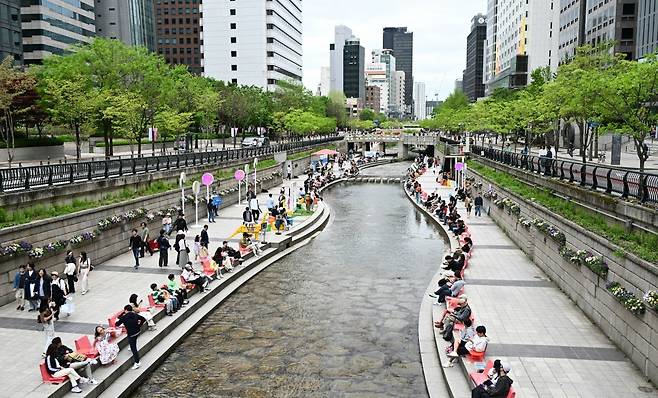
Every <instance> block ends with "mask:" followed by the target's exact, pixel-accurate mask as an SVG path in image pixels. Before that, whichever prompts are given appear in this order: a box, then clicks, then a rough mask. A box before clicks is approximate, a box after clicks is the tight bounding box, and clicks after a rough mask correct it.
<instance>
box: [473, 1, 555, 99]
mask: <svg viewBox="0 0 658 398" xmlns="http://www.w3.org/2000/svg"><path fill="white" fill-rule="evenodd" d="M558 19H559V2H558V0H541V1H518V0H488V1H487V17H486V20H487V42H486V44H485V48H486V53H485V61H484V62H485V67H484V75H485V92H486V93H487V94H491V93H492V92H493V91H494V90H495V89H497V88H518V87H524V86H525V85H526V84H528V81H529V79H530V73H531V72H532V71H534V70H535V69H537V68H541V67H545V66H549V65H551V64H552V62H553V57H557V56H558V55H557V47H558V45H557V41H558V23H557V20H558ZM554 21H556V22H555V23H554ZM554 52H555V54H554Z"/></svg>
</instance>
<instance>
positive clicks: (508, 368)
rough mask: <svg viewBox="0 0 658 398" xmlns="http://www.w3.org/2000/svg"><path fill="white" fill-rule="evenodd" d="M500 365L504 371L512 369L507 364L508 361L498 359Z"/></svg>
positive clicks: (507, 371)
mask: <svg viewBox="0 0 658 398" xmlns="http://www.w3.org/2000/svg"><path fill="white" fill-rule="evenodd" d="M500 367H501V368H503V370H504V371H505V373H509V372H510V371H511V370H512V368H511V367H510V366H509V363H507V362H503V361H500Z"/></svg>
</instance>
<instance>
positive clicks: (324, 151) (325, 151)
mask: <svg viewBox="0 0 658 398" xmlns="http://www.w3.org/2000/svg"><path fill="white" fill-rule="evenodd" d="M332 155H338V152H336V151H334V150H331V149H322V150H320V151H317V152H315V153H313V156H332Z"/></svg>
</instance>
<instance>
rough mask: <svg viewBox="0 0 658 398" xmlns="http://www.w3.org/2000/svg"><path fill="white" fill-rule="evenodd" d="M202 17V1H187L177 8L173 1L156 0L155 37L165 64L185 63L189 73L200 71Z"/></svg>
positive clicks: (198, 72)
mask: <svg viewBox="0 0 658 398" xmlns="http://www.w3.org/2000/svg"><path fill="white" fill-rule="evenodd" d="M181 3H182V2H179V4H181ZM181 6H182V4H181ZM202 19H203V14H202V12H201V0H198V1H197V0H194V1H193V2H192V4H189V3H186V4H185V7H184V8H179V7H176V4H175V3H174V2H173V1H172V2H169V1H167V2H165V1H162V0H156V1H155V23H156V33H155V36H156V48H157V51H158V54H159V55H161V56H163V57H164V59H165V60H166V61H167V63H170V64H172V65H178V64H182V65H187V68H188V70H189V71H190V72H192V73H195V74H198V75H200V74H202V73H203V54H202V52H201V49H202V45H201V44H202V42H201V36H202V32H203V27H202V26H201V25H202V24H201V21H202Z"/></svg>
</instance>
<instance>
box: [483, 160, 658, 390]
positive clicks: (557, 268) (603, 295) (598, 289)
mask: <svg viewBox="0 0 658 398" xmlns="http://www.w3.org/2000/svg"><path fill="white" fill-rule="evenodd" d="M474 174H475V175H476V181H478V182H482V183H483V186H487V185H488V184H489V183H491V182H490V181H488V180H486V179H484V178H483V177H482V176H480V175H478V174H477V173H474ZM492 186H493V188H494V190H495V191H496V192H497V194H498V198H499V199H501V198H506V197H507V198H509V199H511V200H512V201H514V202H516V204H518V205H519V207H520V208H521V214H520V215H517V214H514V213H513V212H512V211H511V210H510V209H509V208H508V207H505V206H503V207H498V206H497V205H495V204H494V203H493V199H485V206H484V207H485V210H487V209H488V211H489V214H490V215H491V217H492V219H493V220H494V221H495V222H496V223H497V224H498V226H499V227H500V228H501V229H503V230H504V231H505V233H506V234H507V235H508V236H509V237H510V238H511V239H512V240H513V241H514V242H515V243H516V244H517V245H518V246H519V247H520V248H521V249H522V250H523V251H524V252H525V253H526V255H528V257H530V258H531V259H532V260H533V261H534V262H535V264H537V265H538V266H539V267H540V268H541V269H542V270H543V271H544V272H545V273H546V274H547V275H548V276H549V277H550V278H551V279H552V280H553V281H554V282H555V283H556V284H557V285H558V286H559V288H560V289H561V290H562V291H563V292H564V293H565V294H566V295H567V296H569V297H570V298H571V299H572V300H573V301H574V302H575V303H576V305H578V307H579V308H580V309H581V310H582V311H583V312H584V313H585V314H586V315H587V316H588V317H589V318H590V319H591V320H592V321H593V322H594V323H595V324H596V325H598V326H599V327H600V328H601V329H602V330H603V332H604V333H605V334H606V336H608V337H609V338H610V340H612V341H613V342H614V343H615V344H616V345H617V346H618V347H619V348H620V349H621V350H622V351H623V352H624V353H625V354H626V355H628V357H629V358H631V360H632V361H633V363H635V364H636V365H637V367H638V368H639V369H640V371H641V372H642V373H643V374H644V375H645V376H646V377H647V378H648V379H650V380H651V381H652V382H653V383H654V384H657V385H658V313H656V311H654V310H652V309H650V308H647V310H646V312H645V313H644V314H639V315H636V314H633V313H631V312H630V311H629V310H627V309H626V308H625V307H624V306H623V305H622V304H621V303H620V302H619V301H617V299H616V298H615V297H614V296H613V295H612V294H611V293H610V292H609V291H608V290H607V289H606V284H607V283H608V282H618V283H620V284H621V286H622V287H624V288H625V289H627V290H629V291H630V292H632V293H634V294H635V295H636V297H637V298H639V299H640V300H641V299H642V295H643V293H644V292H647V291H649V290H654V291H656V290H658V266H657V265H656V264H652V263H649V262H647V261H644V260H642V259H639V258H637V257H636V256H634V255H632V254H627V255H625V256H623V257H620V256H619V255H618V253H619V251H617V250H618V248H616V247H615V246H614V245H613V244H611V243H610V242H608V241H607V240H605V239H603V238H601V237H600V236H597V235H595V234H593V233H591V232H589V231H587V230H585V229H584V228H582V227H580V226H578V225H576V224H574V223H572V222H571V221H569V220H567V219H565V218H563V217H561V216H559V215H557V214H554V213H552V212H550V211H548V210H547V209H545V208H544V207H542V206H540V205H537V204H535V203H531V202H526V201H524V200H523V199H522V198H520V197H518V196H516V195H514V194H513V193H511V192H509V191H507V190H505V189H504V188H502V187H499V186H496V185H495V184H493V183H492ZM519 216H522V217H524V218H526V219H528V220H533V219H540V220H544V221H545V222H547V223H549V224H551V225H553V226H555V227H556V228H557V229H559V230H560V231H562V232H563V233H564V234H565V236H566V242H567V247H568V248H570V249H573V250H588V251H590V252H592V253H594V254H598V255H601V256H602V257H603V259H604V261H605V263H606V264H607V266H608V274H607V276H606V277H602V276H599V275H598V274H596V273H594V272H593V271H592V270H590V269H589V268H588V267H586V266H584V265H576V264H574V263H572V262H571V261H569V260H568V259H566V258H564V257H563V256H562V255H561V254H560V245H559V244H558V243H557V242H556V241H554V240H553V239H551V238H550V237H548V236H547V235H546V234H544V233H543V232H541V231H539V230H537V229H536V228H535V227H534V226H530V227H525V226H523V224H522V223H521V222H520V221H519Z"/></svg>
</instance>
